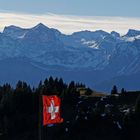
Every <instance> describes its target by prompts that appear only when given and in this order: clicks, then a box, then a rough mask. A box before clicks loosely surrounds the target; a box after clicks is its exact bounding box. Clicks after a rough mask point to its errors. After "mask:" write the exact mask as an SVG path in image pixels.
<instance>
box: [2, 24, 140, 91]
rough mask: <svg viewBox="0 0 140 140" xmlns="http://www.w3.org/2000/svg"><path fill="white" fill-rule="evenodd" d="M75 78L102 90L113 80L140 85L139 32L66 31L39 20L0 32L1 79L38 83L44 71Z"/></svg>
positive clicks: (126, 85)
mask: <svg viewBox="0 0 140 140" xmlns="http://www.w3.org/2000/svg"><path fill="white" fill-rule="evenodd" d="M50 75H52V76H55V77H62V78H64V80H65V81H66V82H69V81H70V80H75V81H77V82H83V83H85V84H86V85H88V86H89V87H92V88H94V89H96V90H100V91H103V92H109V91H110V90H111V88H112V86H113V85H117V86H118V87H119V88H125V89H126V90H138V89H140V84H139V83H140V31H137V30H133V29H130V30H129V31H128V32H127V34H126V35H123V36H121V35H120V34H119V33H117V32H115V31H112V32H111V33H108V32H105V31H102V30H97V31H87V30H86V31H80V32H75V33H73V34H71V35H65V34H63V33H61V32H60V31H58V30H57V29H53V28H49V27H47V26H45V25H44V24H42V23H40V24H38V25H36V26H35V27H33V28H30V29H23V28H21V27H16V26H14V25H12V26H8V27H5V28H4V30H3V32H1V33H0V84H2V83H5V82H9V83H12V84H13V85H14V84H15V83H16V82H17V81H18V80H25V81H28V82H29V83H30V84H32V85H37V84H38V83H39V80H41V79H42V80H43V79H44V78H46V77H48V76H50Z"/></svg>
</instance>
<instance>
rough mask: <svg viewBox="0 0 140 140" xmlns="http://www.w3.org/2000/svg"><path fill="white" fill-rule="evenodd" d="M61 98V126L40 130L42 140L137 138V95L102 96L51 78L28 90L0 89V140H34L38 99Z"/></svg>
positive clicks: (20, 87)
mask: <svg viewBox="0 0 140 140" xmlns="http://www.w3.org/2000/svg"><path fill="white" fill-rule="evenodd" d="M40 94H42V95H57V96H59V97H60V98H61V101H62V104H61V111H62V117H63V118H64V122H63V123H61V124H55V125H52V126H51V127H50V126H42V127H43V140H46V139H51V140H93V139H95V140H102V139H104V140H112V139H113V140H122V139H133V140H135V139H136V140H138V139H137V138H140V133H139V130H140V119H139V118H140V91H133V92H127V91H125V90H124V89H122V90H121V93H118V90H117V87H116V86H114V87H113V88H112V91H111V94H109V95H108V94H103V93H99V92H96V91H93V90H91V89H90V88H87V87H86V86H85V85H84V84H82V83H75V82H74V81H72V82H70V83H69V84H66V83H64V82H63V79H61V78H60V79H58V78H55V79H54V78H52V77H50V78H49V79H46V80H45V81H44V82H42V81H41V82H40V83H39V85H38V87H36V88H35V87H31V86H30V85H28V84H27V83H26V82H22V81H19V82H18V83H17V84H16V87H15V88H12V87H11V85H10V84H4V85H3V86H0V140H9V139H10V140H38V139H39V136H38V125H39V115H38V112H39V95H40Z"/></svg>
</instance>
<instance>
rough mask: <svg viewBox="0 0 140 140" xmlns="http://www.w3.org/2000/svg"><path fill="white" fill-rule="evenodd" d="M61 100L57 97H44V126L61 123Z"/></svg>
mask: <svg viewBox="0 0 140 140" xmlns="http://www.w3.org/2000/svg"><path fill="white" fill-rule="evenodd" d="M60 103H61V100H60V98H59V97H57V96H56V95H53V96H43V125H47V124H54V123H61V122H63V119H62V118H61V116H60Z"/></svg>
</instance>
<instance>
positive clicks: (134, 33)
mask: <svg viewBox="0 0 140 140" xmlns="http://www.w3.org/2000/svg"><path fill="white" fill-rule="evenodd" d="M138 35H140V31H138V30H135V29H129V30H128V32H127V34H126V35H125V36H127V37H134V36H138Z"/></svg>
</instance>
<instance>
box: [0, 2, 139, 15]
mask: <svg viewBox="0 0 140 140" xmlns="http://www.w3.org/2000/svg"><path fill="white" fill-rule="evenodd" d="M0 9H1V10H10V11H17V12H27V13H48V12H50V13H55V14H72V15H73V14H74V15H82V16H83V15H88V16H89V15H90V16H127V17H140V0H0Z"/></svg>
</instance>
